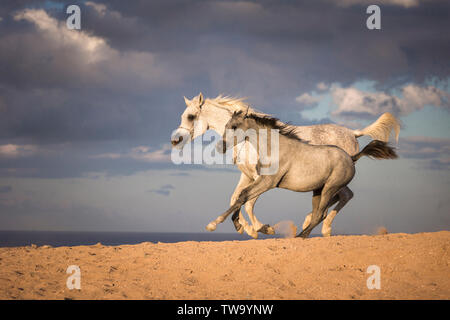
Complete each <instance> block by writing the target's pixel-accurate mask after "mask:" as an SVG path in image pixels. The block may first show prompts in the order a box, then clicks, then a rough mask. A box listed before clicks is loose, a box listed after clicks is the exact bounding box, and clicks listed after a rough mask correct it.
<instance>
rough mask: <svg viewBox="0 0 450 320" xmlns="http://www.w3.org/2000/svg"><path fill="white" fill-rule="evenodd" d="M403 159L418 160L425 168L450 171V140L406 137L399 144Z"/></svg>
mask: <svg viewBox="0 0 450 320" xmlns="http://www.w3.org/2000/svg"><path fill="white" fill-rule="evenodd" d="M399 153H400V155H401V156H402V157H405V158H409V159H415V160H418V161H419V163H421V165H422V166H423V167H425V168H428V169H436V170H448V169H450V139H449V138H434V137H424V136H416V137H405V138H402V139H401V140H400V142H399Z"/></svg>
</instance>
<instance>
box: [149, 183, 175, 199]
mask: <svg viewBox="0 0 450 320" xmlns="http://www.w3.org/2000/svg"><path fill="white" fill-rule="evenodd" d="M174 189H175V187H174V186H173V185H171V184H165V185H163V186H161V187H159V188H158V189H152V190H148V192H153V193H157V194H159V195H162V196H166V197H167V196H169V195H170V192H171V190H174Z"/></svg>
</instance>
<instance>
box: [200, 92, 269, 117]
mask: <svg viewBox="0 0 450 320" xmlns="http://www.w3.org/2000/svg"><path fill="white" fill-rule="evenodd" d="M245 100H246V98H237V97H231V96H224V95H222V94H219V95H218V96H217V97H215V98H213V99H210V98H209V99H206V103H209V104H211V105H213V106H215V107H218V108H222V109H226V110H228V111H230V112H231V113H233V112H235V111H244V112H249V114H256V115H258V116H271V115H269V114H267V113H263V112H261V111H259V110H256V109H253V108H252V107H250V105H249V104H248V103H247V102H245Z"/></svg>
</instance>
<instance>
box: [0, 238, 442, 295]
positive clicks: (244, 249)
mask: <svg viewBox="0 0 450 320" xmlns="http://www.w3.org/2000/svg"><path fill="white" fill-rule="evenodd" d="M449 263H450V231H441V232H434V233H420V234H388V235H377V236H333V237H330V238H311V239H306V240H304V239H295V238H294V239H269V240H249V241H240V242H238V241H227V242H181V243H175V244H166V243H158V244H153V243H142V244H138V245H122V246H103V245H100V244H97V245H95V246H78V247H58V248H51V247H48V246H44V247H37V248H36V247H34V246H33V247H31V246H28V247H19V248H0V298H1V299H449V298H450V268H449ZM69 265H78V266H79V267H80V270H81V289H80V290H77V289H73V290H69V289H68V288H67V286H66V281H67V278H68V277H69V276H70V275H69V274H67V273H66V270H67V268H68V266H69ZM370 265H377V266H379V267H380V272H381V274H380V284H381V288H380V289H379V290H377V289H372V290H369V289H368V288H367V284H366V283H367V279H368V278H369V277H370V276H371V274H369V273H367V268H368V267H369V266H370Z"/></svg>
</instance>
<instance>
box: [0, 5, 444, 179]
mask: <svg viewBox="0 0 450 320" xmlns="http://www.w3.org/2000/svg"><path fill="white" fill-rule="evenodd" d="M59 3H62V4H63V6H59V5H58V4H59ZM67 4H69V1H62V2H56V1H55V2H50V1H7V2H2V4H1V5H0V16H1V17H2V21H0V25H1V28H0V142H1V143H0V144H8V143H17V144H32V145H37V146H41V145H48V144H58V143H59V144H61V145H63V146H64V147H61V148H62V149H61V150H62V151H61V152H62V155H59V156H55V155H54V154H52V155H42V154H36V155H32V156H29V157H27V158H20V159H15V161H14V162H13V161H12V160H11V159H0V165H1V168H2V169H1V172H3V174H6V172H7V173H8V175H14V172H19V171H14V170H10V169H12V168H17V167H18V165H22V167H23V168H22V169H23V170H21V171H20V172H22V173H23V174H24V175H27V174H29V175H32V176H33V175H36V176H51V177H64V176H77V175H82V174H83V173H85V172H88V171H95V170H98V171H108V172H117V173H124V172H133V171H134V170H143V168H146V166H147V167H148V166H167V164H164V163H163V164H154V163H153V164H149V163H145V162H139V161H136V160H134V159H123V158H120V159H98V158H92V154H93V152H91V150H89V151H88V150H86V149H84V148H83V147H85V146H86V144H89V145H90V146H94V147H93V148H94V149H96V152H97V154H101V153H111V152H124V151H126V150H129V149H131V148H133V147H135V146H137V145H143V144H146V145H151V146H154V147H157V146H160V145H162V144H164V143H166V142H168V140H169V136H170V133H171V131H172V130H173V129H175V128H176V127H177V126H178V125H179V121H180V119H179V116H180V114H181V112H182V111H183V108H184V104H183V99H182V96H183V95H186V96H188V97H192V96H194V95H196V94H198V92H199V91H202V92H203V93H204V94H206V96H215V95H217V94H219V93H225V94H231V95H242V96H247V97H249V98H250V99H249V101H250V103H252V104H253V105H255V107H257V108H259V109H261V110H263V111H266V112H269V113H273V114H276V115H277V116H279V117H280V118H281V119H282V120H292V122H293V123H295V124H312V123H311V121H309V120H305V119H302V117H301V116H300V115H299V112H298V111H300V110H301V106H300V105H299V104H298V103H297V102H296V101H295V97H297V96H298V95H299V94H301V93H302V92H309V91H310V90H311V89H313V88H315V86H316V85H317V83H319V82H325V83H334V82H340V83H342V84H348V83H352V82H354V81H357V80H360V79H363V78H367V79H371V80H378V81H379V86H383V85H386V86H387V85H391V86H392V84H393V83H394V84H395V85H396V86H399V85H401V84H402V83H404V82H406V81H415V82H417V83H420V82H422V81H423V80H424V79H426V78H427V77H436V78H444V77H448V76H449V65H448V53H449V52H450V35H449V33H448V32H443V31H444V30H449V29H450V21H449V20H448V18H447V15H446V13H447V12H449V9H450V4H449V3H447V2H444V1H442V2H440V1H430V2H426V3H421V4H420V5H418V6H415V7H411V8H404V7H402V6H391V5H387V6H381V7H382V30H381V31H369V30H367V29H366V27H365V19H366V17H367V15H366V14H365V6H364V5H358V4H356V5H349V6H345V7H343V6H340V5H336V4H335V3H334V2H332V1H303V2H289V3H287V2H285V3H280V2H279V1H262V2H236V1H226V2H224V1H104V2H95V3H93V2H91V3H90V2H85V3H80V6H81V8H82V30H81V32H80V31H68V30H66V29H65V20H64V19H65V17H66V14H65V12H64V9H65V8H66V6H67ZM26 8H32V9H33V10H34V11H32V12H30V11H28V14H26V11H23V10H24V9H26ZM38 10H43V11H40V12H39V14H38V12H37V11H38ZM24 12H25V13H24ZM328 120H329V119H323V121H322V122H325V121H328ZM111 143H113V144H114V143H116V146H114V147H112V146H111ZM118 148H122V150H121V151H118ZM74 151H76V152H77V153H76V154H75V155H74V154H73V152H74ZM102 167H103V168H106V170H101V169H102ZM26 172H28V173H27V174H25V173H26ZM33 172H34V173H33Z"/></svg>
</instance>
